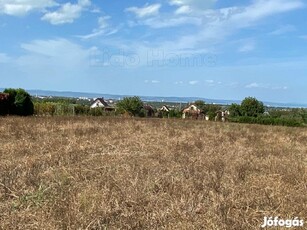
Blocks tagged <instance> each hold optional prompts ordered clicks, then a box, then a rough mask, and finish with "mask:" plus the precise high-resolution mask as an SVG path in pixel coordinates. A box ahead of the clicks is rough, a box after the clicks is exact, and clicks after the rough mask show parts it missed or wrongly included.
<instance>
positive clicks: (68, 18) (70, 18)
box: [42, 0, 91, 25]
mask: <svg viewBox="0 0 307 230" xmlns="http://www.w3.org/2000/svg"><path fill="white" fill-rule="evenodd" d="M90 5H91V1H90V0H78V3H77V4H71V3H65V4H63V5H61V7H60V8H59V9H58V10H56V11H53V12H48V13H46V14H45V15H44V16H43V17H42V20H44V21H48V22H50V23H51V24H53V25H60V24H66V23H73V22H74V20H75V19H77V18H79V17H80V16H81V13H82V11H84V10H85V9H86V8H87V7H88V6H90Z"/></svg>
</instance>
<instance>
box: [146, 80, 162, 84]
mask: <svg viewBox="0 0 307 230" xmlns="http://www.w3.org/2000/svg"><path fill="white" fill-rule="evenodd" d="M144 82H145V83H146V84H148V83H151V84H159V83H160V81H158V80H145V81H144Z"/></svg>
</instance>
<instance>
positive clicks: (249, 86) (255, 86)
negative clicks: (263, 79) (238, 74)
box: [245, 82, 263, 89]
mask: <svg viewBox="0 0 307 230" xmlns="http://www.w3.org/2000/svg"><path fill="white" fill-rule="evenodd" d="M245 88H248V89H251V88H263V86H261V85H260V84H259V83H256V82H253V83H251V84H248V85H246V86H245Z"/></svg>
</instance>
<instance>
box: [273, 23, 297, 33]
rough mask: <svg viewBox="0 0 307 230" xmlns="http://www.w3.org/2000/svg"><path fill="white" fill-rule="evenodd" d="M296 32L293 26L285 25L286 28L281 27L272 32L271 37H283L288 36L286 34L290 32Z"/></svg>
mask: <svg viewBox="0 0 307 230" xmlns="http://www.w3.org/2000/svg"><path fill="white" fill-rule="evenodd" d="M295 30H296V28H295V26H293V25H284V26H281V27H280V28H278V29H276V30H274V31H272V32H271V33H270V35H282V34H286V33H289V32H293V31H295Z"/></svg>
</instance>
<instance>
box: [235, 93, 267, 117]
mask: <svg viewBox="0 0 307 230" xmlns="http://www.w3.org/2000/svg"><path fill="white" fill-rule="evenodd" d="M240 111H241V113H242V115H243V116H250V117H257V116H258V115H259V114H263V113H264V111H265V110H264V105H263V103H262V102H261V101H258V100H257V99H256V98H254V97H246V98H245V99H244V100H243V101H242V103H241V106H240Z"/></svg>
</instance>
